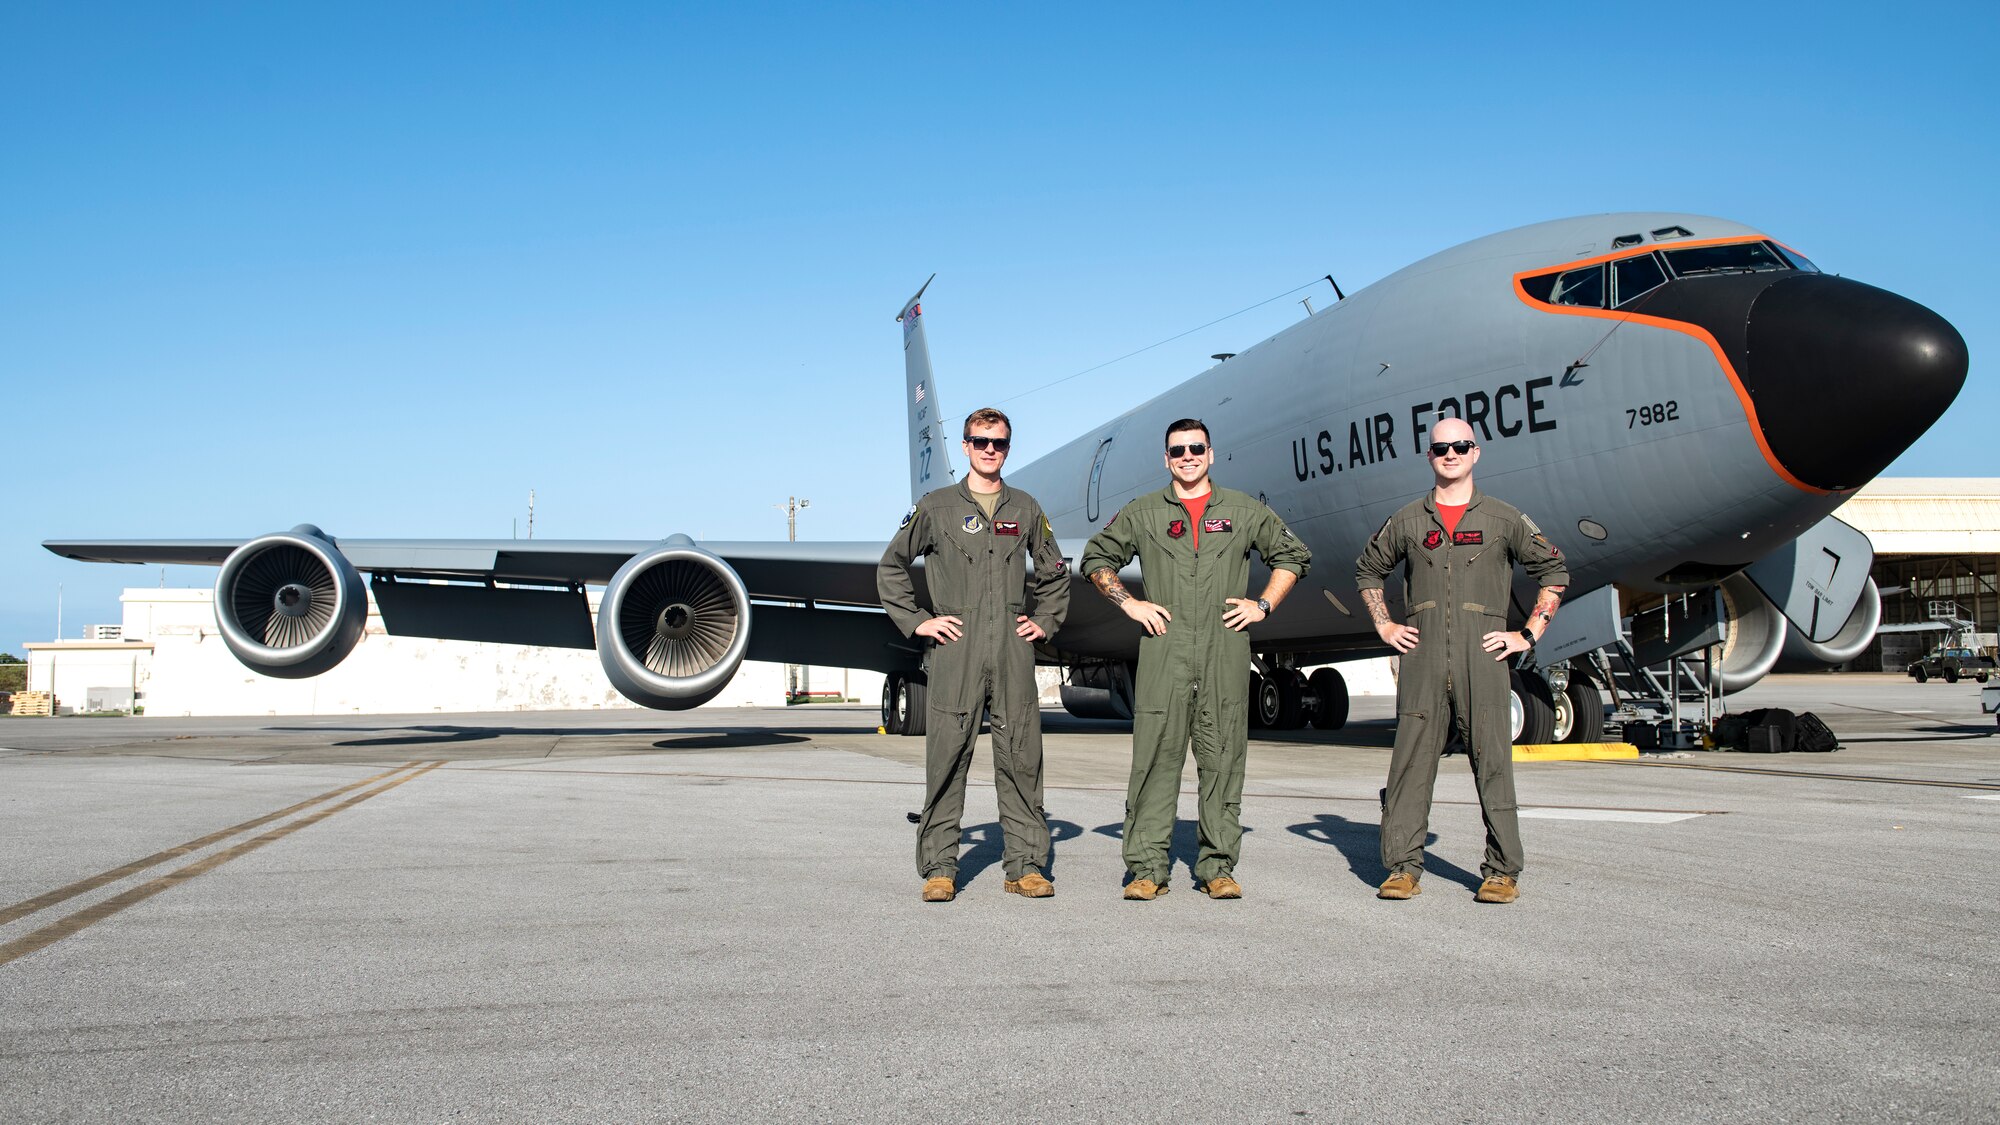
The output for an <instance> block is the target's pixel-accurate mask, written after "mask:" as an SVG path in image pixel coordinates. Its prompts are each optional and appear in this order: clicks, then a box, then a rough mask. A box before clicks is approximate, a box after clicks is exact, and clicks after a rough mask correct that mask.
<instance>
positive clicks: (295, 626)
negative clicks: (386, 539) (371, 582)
mask: <svg viewBox="0 0 2000 1125" xmlns="http://www.w3.org/2000/svg"><path fill="white" fill-rule="evenodd" d="M215 620H216V624H218V625H220V626H221V627H222V643H223V644H225V645H227V646H228V647H229V651H230V652H232V653H234V654H235V655H236V659H238V660H241V661H242V662H243V663H244V665H245V666H247V667H249V668H250V669H251V670H252V671H255V672H260V673H262V674H264V675H266V676H275V677H277V678H279V679H285V680H302V679H305V678H306V677H308V676H317V675H319V674H320V673H321V672H324V671H326V670H328V669H330V668H332V667H333V666H334V665H336V664H338V663H340V662H341V661H342V660H345V659H346V658H347V654H348V653H350V652H353V651H354V646H355V645H356V644H358V643H360V641H361V631H362V629H363V628H364V627H366V625H367V624H368V590H367V587H365V586H363V585H362V584H361V575H360V574H359V573H357V572H356V571H355V569H354V566H353V564H351V563H349V562H348V561H347V557H346V556H345V555H342V554H341V553H340V551H339V549H338V548H336V547H335V546H334V545H333V540H332V539H331V538H330V537H328V536H327V534H326V533H325V532H323V531H321V530H320V529H319V528H317V527H314V526H313V525H311V524H309V523H302V524H300V525H299V526H297V527H295V528H293V529H291V530H290V531H286V532H280V533H278V534H275V535H266V536H263V537H261V538H258V539H252V540H251V541H250V542H248V543H245V544H243V545H242V546H241V547H238V548H236V550H234V551H232V552H230V554H229V557H228V558H227V559H224V560H223V563H222V574H221V575H220V576H219V577H217V579H216V581H215Z"/></svg>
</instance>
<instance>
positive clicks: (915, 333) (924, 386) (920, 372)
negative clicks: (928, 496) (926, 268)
mask: <svg viewBox="0 0 2000 1125" xmlns="http://www.w3.org/2000/svg"><path fill="white" fill-rule="evenodd" d="M936 280H937V275H936V274H932V275H931V276H930V279H929V280H927V281H925V282H924V284H923V288H922V289H918V290H917V295H916V296H914V297H911V298H910V299H909V300H908V301H906V302H904V303H903V311H902V312H900V313H898V314H896V322H897V323H898V324H901V325H902V326H903V409H904V410H905V411H906V412H907V413H908V415H909V424H910V425H909V429H910V502H911V503H912V504H914V503H916V502H917V501H918V500H919V499H921V498H922V497H923V495H924V493H926V492H929V491H931V490H932V489H935V488H942V487H944V486H945V485H947V484H949V483H951V482H952V481H954V480H956V479H958V473H957V471H956V470H954V469H953V468H952V467H951V453H950V447H949V446H948V445H946V444H945V431H944V419H943V417H942V416H941V415H942V408H941V407H940V406H939V405H938V393H937V382H936V381H935V380H934V379H933V378H932V376H931V350H930V346H929V345H928V344H926V343H925V342H924V320H923V316H924V308H923V306H922V305H921V304H919V303H918V302H920V301H922V300H923V297H924V290H925V289H929V288H930V287H931V282H932V281H936Z"/></svg>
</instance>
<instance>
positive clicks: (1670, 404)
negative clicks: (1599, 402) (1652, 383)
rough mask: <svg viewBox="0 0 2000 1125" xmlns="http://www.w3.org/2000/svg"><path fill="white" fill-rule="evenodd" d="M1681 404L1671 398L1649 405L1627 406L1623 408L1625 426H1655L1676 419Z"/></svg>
mask: <svg viewBox="0 0 2000 1125" xmlns="http://www.w3.org/2000/svg"><path fill="white" fill-rule="evenodd" d="M1680 416H1681V404H1680V403H1678V402H1675V401H1674V400H1672V399H1668V400H1667V401H1665V402H1656V403H1653V404H1651V405H1649V406H1628V407H1626V408H1625V428H1626V429H1628V430H1629V429H1631V428H1632V427H1633V426H1657V425H1660V424H1661V423H1664V422H1674V421H1678V420H1679V419H1680Z"/></svg>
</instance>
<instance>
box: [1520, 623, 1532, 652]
mask: <svg viewBox="0 0 2000 1125" xmlns="http://www.w3.org/2000/svg"><path fill="white" fill-rule="evenodd" d="M1521 636H1522V637H1524V638H1526V639H1527V642H1528V647H1529V648H1534V647H1535V635H1534V634H1533V633H1530V632H1528V630H1527V628H1526V627H1525V626H1523V627H1522V629H1521Z"/></svg>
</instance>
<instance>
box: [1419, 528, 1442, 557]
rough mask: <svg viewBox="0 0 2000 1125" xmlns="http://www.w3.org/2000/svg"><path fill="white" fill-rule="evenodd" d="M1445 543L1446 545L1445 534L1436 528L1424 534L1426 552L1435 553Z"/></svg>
mask: <svg viewBox="0 0 2000 1125" xmlns="http://www.w3.org/2000/svg"><path fill="white" fill-rule="evenodd" d="M1443 543H1444V532H1442V531H1439V530H1438V529H1437V528H1435V527H1434V528H1431V529H1430V530H1429V531H1426V532H1424V550H1426V551H1435V550H1437V549H1438V547H1439V546H1440V545H1442V544H1443Z"/></svg>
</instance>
